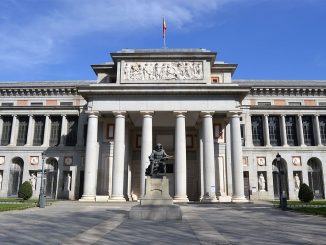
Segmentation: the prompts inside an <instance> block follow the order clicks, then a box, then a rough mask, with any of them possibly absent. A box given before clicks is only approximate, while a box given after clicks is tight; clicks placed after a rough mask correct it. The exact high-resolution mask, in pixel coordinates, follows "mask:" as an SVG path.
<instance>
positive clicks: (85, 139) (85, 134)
mask: <svg viewBox="0 0 326 245" xmlns="http://www.w3.org/2000/svg"><path fill="white" fill-rule="evenodd" d="M87 131H88V124H87V123H86V124H85V125H84V130H83V139H84V145H86V141H87Z"/></svg>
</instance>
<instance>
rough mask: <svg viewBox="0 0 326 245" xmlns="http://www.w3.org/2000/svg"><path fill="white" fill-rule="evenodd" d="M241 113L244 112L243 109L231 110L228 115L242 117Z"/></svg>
mask: <svg viewBox="0 0 326 245" xmlns="http://www.w3.org/2000/svg"><path fill="white" fill-rule="evenodd" d="M241 114H242V111H229V112H228V113H227V117H240V115H241ZM250 116H251V115H250Z"/></svg>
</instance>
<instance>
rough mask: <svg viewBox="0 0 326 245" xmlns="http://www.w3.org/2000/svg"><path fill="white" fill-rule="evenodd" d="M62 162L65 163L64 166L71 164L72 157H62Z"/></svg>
mask: <svg viewBox="0 0 326 245" xmlns="http://www.w3.org/2000/svg"><path fill="white" fill-rule="evenodd" d="M64 164H65V166H71V165H72V164H73V157H72V156H66V157H65V158H64Z"/></svg>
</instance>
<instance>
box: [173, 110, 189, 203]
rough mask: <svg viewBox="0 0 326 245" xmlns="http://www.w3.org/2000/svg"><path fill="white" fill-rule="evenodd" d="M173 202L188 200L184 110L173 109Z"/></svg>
mask: <svg viewBox="0 0 326 245" xmlns="http://www.w3.org/2000/svg"><path fill="white" fill-rule="evenodd" d="M174 113H175V116H176V125H175V144H174V145H175V164H174V170H175V171H174V177H175V195H174V201H175V202H188V201H189V200H188V197H187V158H186V154H187V151H186V119H185V114H186V112H185V111H175V112H174Z"/></svg>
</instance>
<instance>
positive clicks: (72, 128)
mask: <svg viewBox="0 0 326 245" xmlns="http://www.w3.org/2000/svg"><path fill="white" fill-rule="evenodd" d="M67 121H68V127H67V137H66V145H67V146H74V145H76V143H77V127H78V117H67Z"/></svg>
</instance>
